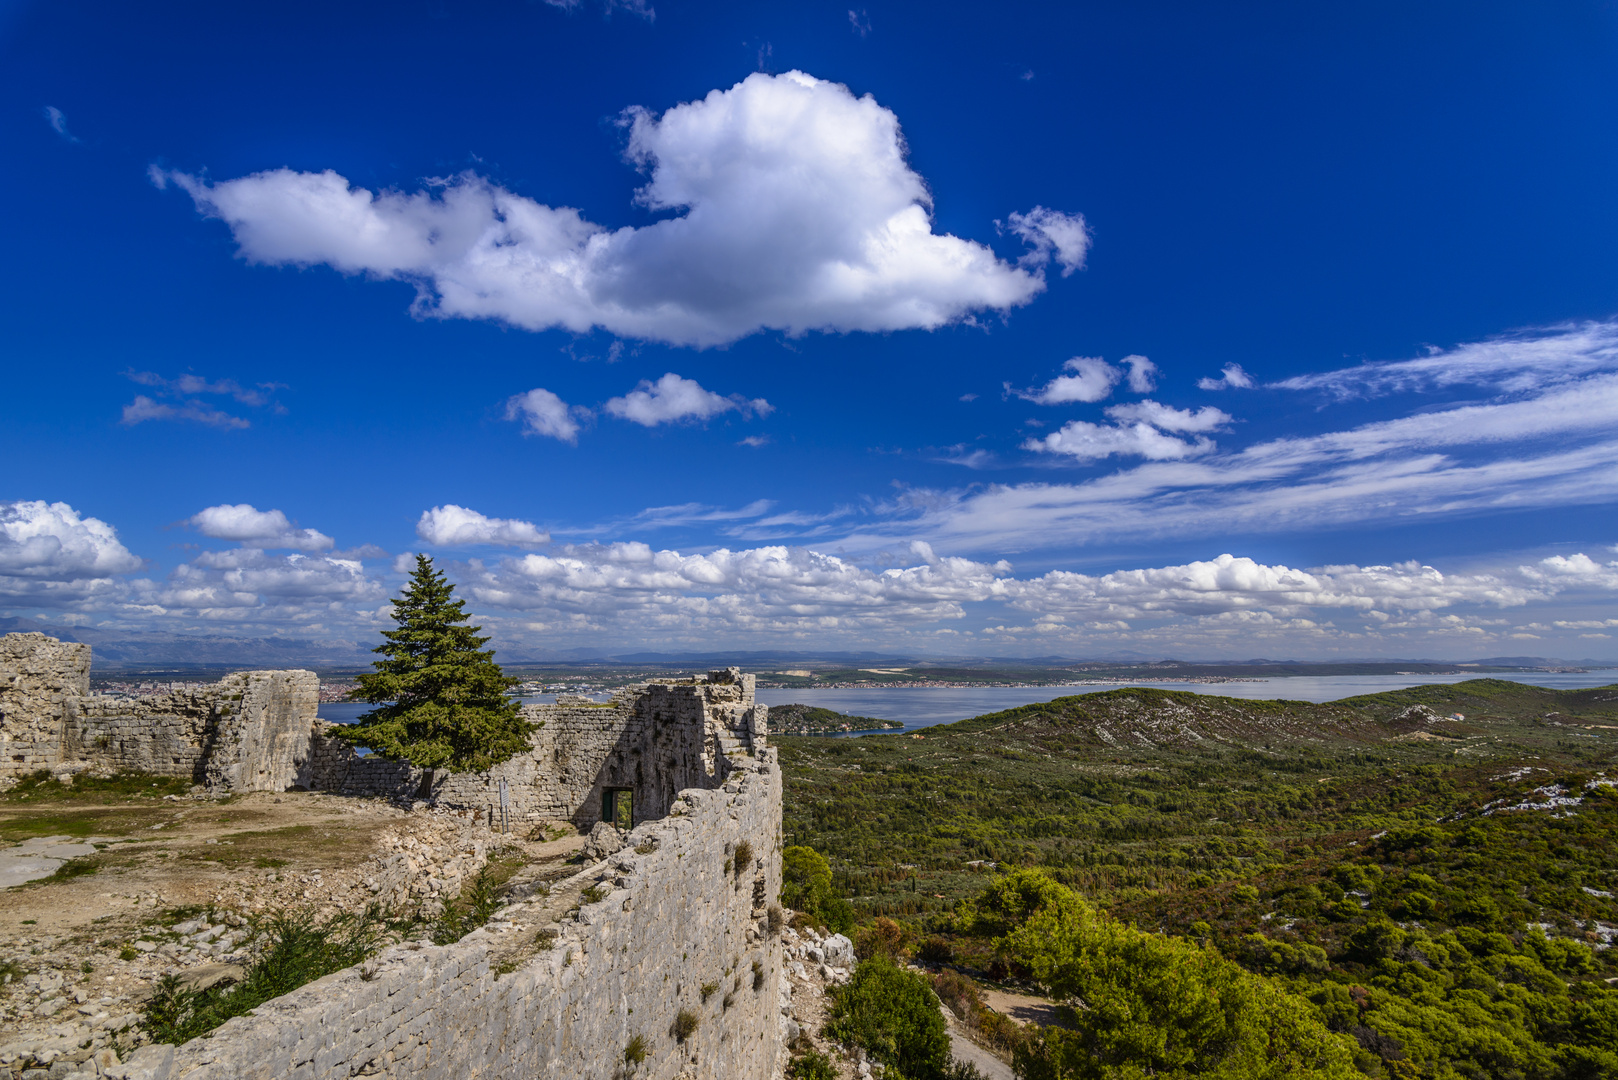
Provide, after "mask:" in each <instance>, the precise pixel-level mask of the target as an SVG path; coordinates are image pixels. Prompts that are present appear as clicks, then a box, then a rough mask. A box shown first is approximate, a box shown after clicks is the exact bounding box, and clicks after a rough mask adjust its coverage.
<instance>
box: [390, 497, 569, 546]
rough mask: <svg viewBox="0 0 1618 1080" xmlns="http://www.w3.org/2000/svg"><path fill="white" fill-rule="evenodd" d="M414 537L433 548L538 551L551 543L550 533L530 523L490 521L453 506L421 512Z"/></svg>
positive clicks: (472, 512) (472, 511)
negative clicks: (491, 546) (470, 546)
mask: <svg viewBox="0 0 1618 1080" xmlns="http://www.w3.org/2000/svg"><path fill="white" fill-rule="evenodd" d="M416 535H417V536H419V537H421V538H422V539H423V540H425V541H427V543H429V544H432V545H434V546H436V547H459V546H461V545H464V544H497V545H499V546H501V547H538V546H539V545H540V544H548V543H550V540H551V536H550V533H548V532H546V531H545V530H544V529H541V528H540V527H539V526H537V525H535V524H533V523H532V522H529V521H518V520H515V519H513V518H492V517H486V516H484V515H483V514H480V513H478V512H477V511H476V510H468V509H467V508H466V507H464V506H456V505H455V504H453V503H449V504H446V505H444V506H435V507H433V508H432V509H431V510H423V511H422V513H421V519H420V520H419V521H417V522H416Z"/></svg>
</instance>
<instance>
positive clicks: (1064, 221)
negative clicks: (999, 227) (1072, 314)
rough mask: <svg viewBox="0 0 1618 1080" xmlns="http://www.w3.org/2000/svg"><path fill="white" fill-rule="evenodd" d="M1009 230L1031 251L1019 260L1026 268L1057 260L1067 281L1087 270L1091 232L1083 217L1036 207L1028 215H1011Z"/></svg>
mask: <svg viewBox="0 0 1618 1080" xmlns="http://www.w3.org/2000/svg"><path fill="white" fill-rule="evenodd" d="M1006 227H1007V228H1008V229H1009V230H1010V231H1011V232H1013V233H1016V234H1017V236H1018V237H1020V238H1021V239H1022V241H1023V242H1024V243H1026V244H1028V245H1029V247H1030V250H1029V252H1028V253H1027V254H1026V255H1024V256H1023V257H1022V259H1021V260H1019V261H1020V262H1021V263H1022V265H1023V266H1027V267H1032V268H1034V269H1039V268H1042V267H1044V266H1046V265H1047V264H1048V263H1050V261H1051V260H1052V259H1055V260H1056V265H1058V266H1060V267H1061V268H1062V276H1063V277H1067V276H1069V275H1070V274H1072V273H1073V271H1075V270H1078V269H1080V268H1081V267H1083V266H1084V257H1085V255H1086V254H1088V253H1089V251H1090V228H1089V226H1087V225H1086V224H1085V223H1084V215H1083V214H1064V213H1062V212H1061V211H1060V210H1049V209H1046V208H1045V207H1043V206H1036V207H1034V208H1033V209H1032V210H1030V211H1028V213H1026V214H1018V213H1013V214H1011V215H1010V217H1009V223H1008V224H1007V226H1006Z"/></svg>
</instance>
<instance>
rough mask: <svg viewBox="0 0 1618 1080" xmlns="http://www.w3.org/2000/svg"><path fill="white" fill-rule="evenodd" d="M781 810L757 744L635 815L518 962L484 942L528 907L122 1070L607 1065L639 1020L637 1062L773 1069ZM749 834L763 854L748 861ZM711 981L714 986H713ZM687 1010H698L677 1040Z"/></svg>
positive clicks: (698, 1069)
mask: <svg viewBox="0 0 1618 1080" xmlns="http://www.w3.org/2000/svg"><path fill="white" fill-rule="evenodd" d="M780 822H781V773H780V768H779V766H778V764H777V762H776V760H775V752H774V751H773V750H765V749H763V748H762V747H761V748H759V751H758V753H757V754H756V755H755V756H753V757H748V758H744V759H742V760H740V761H738V762H737V763H736V764H735V766H734V768H733V770H732V771H731V772H730V774H729V775H728V776H727V778H726V779H725V781H724V783H723V784H722V786H721V787H720V788H718V789H715V790H687V791H684V792H682V793H680V798H679V799H677V800H676V801H674V803H673V805H672V806H671V807H670V809H669V814H668V816H667V817H665V818H663V819H661V820H657V821H647V822H643V823H642V824H640V825H639V826H637V827H636V828H635V829H634V831H633V832H632V833H631V835H630V837H629V845H630V846H629V847H627V848H625V849H624V850H623V851H622V852H620V853H619V854H618V855H616V856H613V857H612V858H610V859H609V860H607V861H606V862H605V863H602V864H601V866H600V876H601V878H602V882H601V887H602V889H603V890H604V891H605V895H604V896H603V897H602V898H601V899H600V900H599V901H597V902H595V903H590V904H586V905H584V906H583V907H582V908H580V909H579V910H578V912H577V913H576V914H575V915H574V916H572V917H571V918H569V919H566V920H564V921H563V922H562V923H561V924H560V925H558V926H555V927H553V929H556V930H558V931H560V933H559V936H558V937H557V940H556V942H555V945H554V946H553V947H551V948H549V949H547V950H545V951H543V952H541V953H539V954H538V955H536V956H533V957H532V958H530V959H529V960H527V961H526V962H524V963H522V964H520V965H519V966H518V967H517V968H516V970H514V971H510V972H507V973H505V974H497V973H495V972H493V971H491V970H490V963H489V953H490V947H491V944H493V943H494V942H496V941H499V940H500V939H501V938H502V937H503V936H504V935H511V934H519V935H529V936H531V935H532V934H533V933H534V932H535V930H536V929H537V927H535V926H533V925H525V924H523V923H522V921H521V920H522V917H523V911H522V908H521V907H520V906H517V907H514V908H508V909H505V910H504V911H502V912H500V913H497V916H496V919H495V921H494V922H491V923H490V924H489V926H487V927H485V928H483V929H481V930H478V931H475V932H474V933H472V934H470V935H468V936H467V937H466V938H464V939H463V940H462V941H460V942H459V943H457V944H455V945H449V946H444V947H441V948H440V947H432V946H421V945H401V946H396V947H393V948H390V949H387V950H386V951H384V952H383V953H382V954H381V955H380V956H378V957H377V958H376V959H375V960H373V961H370V962H368V963H366V964H364V965H362V966H361V967H359V968H350V969H348V970H346V971H342V972H338V973H336V974H334V975H330V976H327V977H326V978H324V979H321V980H319V981H318V982H315V983H311V984H310V985H308V986H305V987H303V988H301V989H299V990H296V991H294V992H292V993H290V994H288V995H286V996H284V997H281V998H277V999H276V1000H274V1001H271V1002H269V1003H267V1004H265V1005H261V1006H259V1008H258V1009H257V1010H255V1013H254V1015H252V1016H246V1017H239V1018H237V1019H234V1020H231V1021H229V1022H228V1023H226V1024H225V1025H224V1026H223V1027H221V1028H219V1029H218V1030H217V1031H215V1032H214V1033H213V1034H212V1035H211V1036H210V1037H208V1038H203V1039H196V1040H193V1041H191V1042H189V1043H186V1044H185V1045H184V1046H181V1047H179V1048H177V1049H176V1048H172V1047H143V1048H142V1049H141V1050H139V1051H137V1052H136V1054H135V1056H134V1058H133V1059H132V1060H131V1061H129V1062H127V1063H126V1064H125V1065H124V1066H120V1067H119V1068H121V1069H124V1070H129V1069H134V1070H137V1071H138V1075H140V1076H142V1077H144V1078H146V1080H178V1078H180V1077H182V1076H183V1077H185V1078H186V1080H270V1078H279V1077H289V1076H292V1077H298V1078H300V1080H339V1078H341V1080H347V1078H349V1077H353V1076H399V1077H404V1076H408V1077H412V1078H414V1080H440V1078H442V1080H464V1078H467V1077H479V1076H481V1077H530V1076H556V1077H563V1076H565V1077H577V1078H580V1080H597V1078H599V1080H609V1078H612V1077H619V1076H623V1075H626V1069H625V1063H624V1056H623V1055H624V1049H625V1047H627V1046H628V1045H629V1043H630V1041H631V1040H632V1039H634V1038H635V1037H636V1036H640V1037H642V1038H643V1039H644V1040H645V1042H646V1047H647V1051H648V1054H647V1058H646V1061H645V1062H644V1063H643V1064H641V1065H640V1066H638V1067H637V1068H635V1069H633V1070H632V1074H633V1075H634V1076H635V1077H637V1078H642V1077H644V1078H646V1080H768V1078H769V1077H770V1076H771V1075H772V1074H773V1073H774V1070H775V1068H776V1065H777V1059H778V1056H779V1055H780V1053H781V1052H782V1044H781V1033H782V1030H783V1027H784V1025H783V1024H782V1023H781V1022H780V1021H781V1018H780V1016H779V1015H778V1012H779V997H778V995H779V994H780V992H781V991H780V986H779V982H780V977H781V967H782V954H781V946H780V942H779V940H778V939H776V938H774V937H772V936H771V935H770V934H769V933H768V930H767V923H766V921H765V918H764V916H765V911H764V908H763V907H762V906H761V905H762V903H763V899H762V898H764V897H772V898H773V897H774V896H775V895H776V893H777V892H778V891H779V889H780ZM743 841H745V842H746V843H747V844H748V845H749V846H750V847H751V849H752V852H753V855H752V858H751V859H750V860H748V861H747V862H746V864H745V865H744V866H743V867H742V868H741V870H740V872H739V873H738V871H737V869H736V867H735V866H734V865H733V863H732V860H733V859H734V857H735V855H736V852H737V847H738V845H739V844H740V843H741V842H743ZM755 964H756V965H757V968H756V969H755V967H754V965H755ZM755 970H756V971H757V972H758V974H757V975H756V976H755ZM705 982H716V983H718V984H719V986H720V989H719V991H718V992H716V993H714V994H712V995H710V996H709V997H708V999H707V1000H706V1001H704V1000H703V999H702V994H701V990H700V987H701V986H702V984H703V983H705ZM755 984H756V988H755ZM681 1009H689V1010H691V1011H692V1012H693V1013H695V1014H696V1016H697V1017H698V1021H699V1022H698V1025H697V1028H696V1030H695V1032H693V1033H692V1034H691V1035H690V1037H689V1038H687V1039H686V1040H685V1041H683V1042H681V1041H678V1040H677V1039H676V1038H675V1036H674V1033H673V1026H674V1020H675V1016H676V1014H677V1013H678V1012H679V1010H681ZM136 1074H137V1073H135V1072H132V1073H130V1075H136Z"/></svg>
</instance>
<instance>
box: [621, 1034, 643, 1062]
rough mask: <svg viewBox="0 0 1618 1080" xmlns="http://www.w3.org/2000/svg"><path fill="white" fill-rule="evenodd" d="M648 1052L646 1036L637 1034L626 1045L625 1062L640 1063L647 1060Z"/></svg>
mask: <svg viewBox="0 0 1618 1080" xmlns="http://www.w3.org/2000/svg"><path fill="white" fill-rule="evenodd" d="M646 1053H647V1050H646V1036H644V1035H636V1036H635V1037H634V1038H633V1039H630V1040H629V1045H628V1046H626V1047H624V1064H625V1065H639V1064H640V1063H641V1062H643V1061H645V1060H646Z"/></svg>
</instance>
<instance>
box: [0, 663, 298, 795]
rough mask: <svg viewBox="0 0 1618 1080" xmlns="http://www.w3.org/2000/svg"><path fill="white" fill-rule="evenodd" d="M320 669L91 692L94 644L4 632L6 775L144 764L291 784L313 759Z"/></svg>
mask: <svg viewBox="0 0 1618 1080" xmlns="http://www.w3.org/2000/svg"><path fill="white" fill-rule="evenodd" d="M319 701H320V680H319V679H318V678H317V677H316V676H315V673H314V672H312V671H243V672H237V673H236V674H234V675H227V676H225V678H223V679H222V680H220V681H219V682H217V683H214V684H212V685H210V686H205V687H199V688H197V689H193V690H175V691H170V692H169V693H167V694H155V695H153V696H151V697H143V698H114V697H107V696H104V695H99V694H91V693H90V646H88V645H80V644H75V643H71V642H61V641H57V640H56V639H55V638H51V637H46V636H45V635H44V634H7V635H5V636H4V637H0V777H5V776H23V775H27V774H29V773H33V772H36V771H38V770H40V769H48V770H51V771H55V772H59V773H69V774H71V773H75V772H82V771H85V770H93V771H98V772H141V773H150V774H152V775H155V776H174V777H180V778H182V779H186V780H190V781H192V782H193V783H198V784H206V785H207V786H208V787H209V788H210V789H213V790H217V791H284V790H286V789H287V788H288V787H290V786H291V785H292V784H294V783H296V782H297V778H298V775H299V773H300V772H301V771H302V770H303V768H304V760H305V759H306V758H307V757H308V756H309V731H310V727H311V726H312V725H313V724H314V722H315V716H316V713H317V711H318V709H319Z"/></svg>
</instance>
